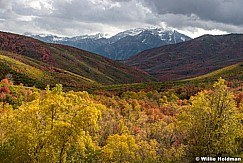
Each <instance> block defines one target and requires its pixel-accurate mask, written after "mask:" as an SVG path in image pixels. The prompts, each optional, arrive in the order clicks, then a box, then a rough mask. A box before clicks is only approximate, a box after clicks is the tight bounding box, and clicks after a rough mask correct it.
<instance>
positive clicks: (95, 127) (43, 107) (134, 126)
mask: <svg viewBox="0 0 243 163" xmlns="http://www.w3.org/2000/svg"><path fill="white" fill-rule="evenodd" d="M0 90H1V91H0V99H1V101H0V103H1V104H2V105H0V109H1V112H0V142H1V143H0V160H1V162H6V163H8V162H30V163H32V162H43V163H45V162H62V163H63V162H104V163H106V162H138V163H139V162H141V163H144V162H145V163H153V162H194V160H195V157H196V156H212V157H214V156H236V155H240V154H242V149H243V146H242V144H243V136H242V135H243V134H242V127H243V126H242V119H243V118H242V116H243V115H242V112H243V108H242V107H243V105H242V92H238V93H235V94H233V92H231V91H230V90H229V88H228V87H227V86H226V84H225V81H224V80H223V79H219V80H218V82H216V83H215V84H214V85H213V87H212V89H208V90H204V91H201V92H199V93H197V94H196V95H194V96H191V98H190V99H189V100H187V99H180V97H179V96H178V94H177V93H176V92H171V91H167V92H158V91H149V92H144V91H139V92H132V91H126V92H123V93H122V94H120V95H109V96H107V95H106V94H89V93H87V92H85V91H84V92H74V91H69V92H64V91H63V90H62V85H56V87H53V88H50V87H49V86H47V87H46V89H45V90H38V89H34V88H27V87H24V86H23V85H20V86H16V85H13V84H11V82H9V81H8V80H3V81H2V82H1V85H0Z"/></svg>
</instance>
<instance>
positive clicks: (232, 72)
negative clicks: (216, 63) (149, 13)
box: [100, 62, 243, 93]
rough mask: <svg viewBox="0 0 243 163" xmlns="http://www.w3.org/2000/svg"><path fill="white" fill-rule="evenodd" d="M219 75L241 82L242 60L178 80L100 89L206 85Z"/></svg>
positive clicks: (145, 88) (102, 88)
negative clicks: (206, 72) (203, 73)
mask: <svg viewBox="0 0 243 163" xmlns="http://www.w3.org/2000/svg"><path fill="white" fill-rule="evenodd" d="M220 77H222V78H223V79H225V80H227V81H234V82H237V83H238V84H240V83H243V62H241V63H238V64H234V65H231V66H227V67H224V68H221V69H219V70H216V71H213V72H211V73H208V74H205V75H201V76H198V77H195V78H190V79H186V80H178V81H172V82H156V83H153V82H149V83H133V84H119V85H110V86H103V87H100V89H101V90H105V91H115V92H118V93H119V92H122V91H124V90H136V91H139V90H164V89H166V88H170V87H173V86H176V87H178V86H179V87H180V86H183V85H186V86H188V85H194V86H195V85H201V86H203V85H207V84H209V83H213V82H215V81H217V80H218V79H219V78H220Z"/></svg>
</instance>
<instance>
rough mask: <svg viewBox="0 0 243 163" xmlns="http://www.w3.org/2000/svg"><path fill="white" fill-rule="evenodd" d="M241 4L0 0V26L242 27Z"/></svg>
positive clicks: (58, 29) (18, 29) (61, 30)
mask: <svg viewBox="0 0 243 163" xmlns="http://www.w3.org/2000/svg"><path fill="white" fill-rule="evenodd" d="M241 6H243V1H240V0H61V1H60V0H24V1H19V0H0V30H5V31H12V32H15V33H24V32H35V33H40V32H41V33H53V34H59V35H66V36H73V35H79V34H89V33H92V34H93V33H97V32H104V33H113V34H114V33H117V32H119V31H121V30H125V29H129V28H135V27H143V26H149V25H157V26H166V27H168V28H174V29H178V30H180V31H190V32H191V33H193V32H195V31H200V30H199V29H202V30H204V31H212V30H218V31H226V32H229V33H230V32H243V19H242V18H241V15H243V10H241ZM161 24H162V25H161Z"/></svg>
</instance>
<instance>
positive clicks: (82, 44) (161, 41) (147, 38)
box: [26, 27, 191, 60]
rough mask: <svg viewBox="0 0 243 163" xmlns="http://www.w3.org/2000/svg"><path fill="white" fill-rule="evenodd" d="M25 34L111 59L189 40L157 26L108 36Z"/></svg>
mask: <svg viewBox="0 0 243 163" xmlns="http://www.w3.org/2000/svg"><path fill="white" fill-rule="evenodd" d="M26 35H27V36H30V37H33V38H36V39H39V40H42V41H45V42H49V43H58V44H64V45H70V46H74V47H77V48H80V49H83V50H87V51H90V52H94V53H97V54H100V55H102V56H105V57H108V58H110V59H113V60H125V59H128V58H129V57H130V56H132V55H135V54H137V53H139V52H141V51H143V50H146V49H151V48H155V47H159V46H162V45H167V44H175V43H179V42H184V41H188V40H191V38H190V37H188V36H186V35H183V34H181V33H179V32H177V31H171V30H164V29H161V28H157V27H151V28H136V29H130V30H126V31H124V32H120V33H118V34H116V35H114V36H112V37H110V38H107V36H105V35H104V34H100V33H98V34H96V35H90V36H88V35H84V36H77V37H72V38H67V37H57V36H52V35H31V34H29V33H26Z"/></svg>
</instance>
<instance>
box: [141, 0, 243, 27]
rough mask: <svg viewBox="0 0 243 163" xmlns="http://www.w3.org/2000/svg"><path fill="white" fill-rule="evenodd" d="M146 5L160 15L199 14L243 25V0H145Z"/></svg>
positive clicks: (207, 18)
mask: <svg viewBox="0 0 243 163" xmlns="http://www.w3.org/2000/svg"><path fill="white" fill-rule="evenodd" d="M143 2H144V3H145V5H147V6H149V7H150V8H151V9H152V10H153V11H155V12H157V13H158V14H160V15H163V14H168V13H170V14H181V15H186V16H189V17H190V16H191V15H197V16H198V17H199V18H200V19H202V20H210V21H216V22H220V23H226V24H232V25H243V19H242V17H241V16H242V15H243V10H242V6H243V1H240V0H179V1H178V0H144V1H143Z"/></svg>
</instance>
